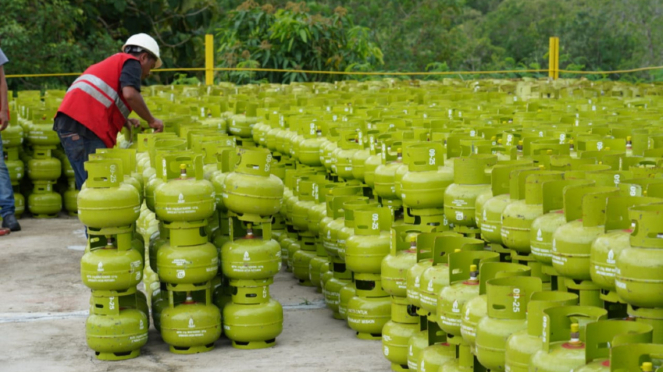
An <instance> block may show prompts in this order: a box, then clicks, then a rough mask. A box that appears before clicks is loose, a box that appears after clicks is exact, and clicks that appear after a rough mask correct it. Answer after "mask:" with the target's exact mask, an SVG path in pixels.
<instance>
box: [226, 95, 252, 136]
mask: <svg viewBox="0 0 663 372" xmlns="http://www.w3.org/2000/svg"><path fill="white" fill-rule="evenodd" d="M257 108H258V104H257V103H255V102H237V105H236V107H235V110H236V111H235V115H233V116H231V117H230V118H229V119H228V122H229V125H228V133H230V134H232V135H234V136H237V137H241V138H251V130H252V129H253V126H254V125H255V124H256V123H257V122H258V117H257V113H256V112H257Z"/></svg>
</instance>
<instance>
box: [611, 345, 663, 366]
mask: <svg viewBox="0 0 663 372" xmlns="http://www.w3.org/2000/svg"><path fill="white" fill-rule="evenodd" d="M660 355H663V345H660V344H644V343H643V344H638V343H630V344H625V345H618V346H615V347H613V348H611V349H610V368H611V370H612V371H615V372H627V371H637V372H640V371H642V372H653V371H657V372H660V371H661V365H660V359H659V358H658V357H660ZM654 363H656V364H654ZM655 367H658V369H654V368H655Z"/></svg>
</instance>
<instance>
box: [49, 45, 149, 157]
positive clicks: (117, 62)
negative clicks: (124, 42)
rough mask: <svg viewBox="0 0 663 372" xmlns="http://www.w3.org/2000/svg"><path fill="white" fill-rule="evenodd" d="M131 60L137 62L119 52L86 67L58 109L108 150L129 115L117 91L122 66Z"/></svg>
mask: <svg viewBox="0 0 663 372" xmlns="http://www.w3.org/2000/svg"><path fill="white" fill-rule="evenodd" d="M130 59H135V60H138V59H137V58H136V57H134V56H132V55H129V54H126V53H118V54H115V55H112V56H110V57H108V58H106V59H105V60H103V61H101V62H99V63H97V64H94V65H92V66H90V67H88V69H87V70H85V72H84V73H83V75H81V76H80V77H79V78H78V79H76V80H75V81H74V82H73V84H71V86H70V87H69V89H68V90H67V94H65V96H64V99H63V101H62V104H60V108H59V109H58V112H61V113H63V114H65V115H67V116H69V117H70V118H72V119H74V120H76V121H77V122H79V123H81V124H83V125H84V126H85V127H87V128H88V129H89V130H91V131H92V132H93V133H94V134H96V135H97V136H98V137H99V139H101V140H102V141H103V142H104V143H105V144H106V147H109V148H110V147H113V146H115V141H116V139H117V133H118V132H119V131H120V130H122V126H123V125H124V123H126V121H127V118H128V117H129V114H130V113H131V107H129V105H128V104H127V101H126V100H125V99H124V97H123V96H122V90H121V89H120V75H121V74H122V66H124V63H125V62H126V61H127V60H130Z"/></svg>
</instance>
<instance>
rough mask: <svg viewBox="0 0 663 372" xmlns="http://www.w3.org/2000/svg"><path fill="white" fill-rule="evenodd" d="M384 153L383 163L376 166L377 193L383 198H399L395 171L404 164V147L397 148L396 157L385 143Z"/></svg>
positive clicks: (383, 146)
mask: <svg viewBox="0 0 663 372" xmlns="http://www.w3.org/2000/svg"><path fill="white" fill-rule="evenodd" d="M382 155H383V156H382V164H381V165H379V166H378V167H377V168H375V194H376V195H377V196H379V197H380V198H382V199H397V198H398V197H399V196H400V195H397V194H396V184H395V172H396V169H397V168H398V167H400V166H401V165H402V164H403V152H402V149H401V148H398V149H397V151H396V156H395V158H394V156H393V155H392V154H389V153H388V151H387V149H386V145H385V144H384V143H383V144H382Z"/></svg>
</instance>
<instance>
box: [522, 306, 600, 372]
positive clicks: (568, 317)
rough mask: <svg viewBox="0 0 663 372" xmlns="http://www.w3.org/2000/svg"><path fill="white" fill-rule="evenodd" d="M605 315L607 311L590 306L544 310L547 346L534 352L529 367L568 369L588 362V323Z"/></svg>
mask: <svg viewBox="0 0 663 372" xmlns="http://www.w3.org/2000/svg"><path fill="white" fill-rule="evenodd" d="M605 316H606V311H605V310H603V309H600V308H596V307H590V306H558V307H551V308H548V309H546V310H544V318H543V319H544V320H543V328H544V329H543V333H542V335H543V338H542V345H543V346H542V348H541V350H539V351H537V352H536V353H535V354H534V355H532V358H531V359H530V365H529V370H530V371H537V372H558V371H559V372H562V371H564V372H568V371H571V370H573V369H575V368H578V367H582V366H583V365H585V332H584V331H585V327H584V326H585V325H586V324H587V323H590V322H593V321H597V320H599V319H602V318H604V317H605ZM581 326H583V327H581ZM581 331H583V332H581Z"/></svg>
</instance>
